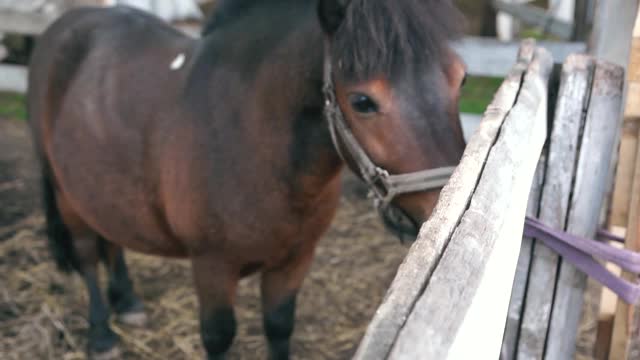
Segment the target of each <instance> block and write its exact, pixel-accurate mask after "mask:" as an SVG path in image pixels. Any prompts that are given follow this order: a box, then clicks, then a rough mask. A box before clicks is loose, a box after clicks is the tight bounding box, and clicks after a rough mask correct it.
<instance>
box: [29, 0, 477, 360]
mask: <svg viewBox="0 0 640 360" xmlns="http://www.w3.org/2000/svg"><path fill="white" fill-rule="evenodd" d="M458 24H460V18H459V14H458V12H457V11H456V9H455V8H454V7H453V6H452V5H451V4H450V3H449V2H448V1H445V0H352V1H345V0H308V1H301V0H229V1H222V2H221V4H220V5H219V6H218V9H217V10H216V13H215V16H214V17H213V18H212V20H211V21H210V22H209V24H208V26H207V31H206V34H205V36H203V37H202V39H197V40H196V39H192V38H189V37H186V36H184V35H182V34H181V33H179V32H177V31H175V30H173V29H172V28H171V27H170V26H169V25H167V24H165V23H163V22H162V21H160V20H159V19H157V18H155V17H153V16H151V15H148V14H145V13H142V12H140V11H137V10H134V9H131V8H127V7H115V8H109V9H98V8H82V9H77V10H73V11H71V12H69V13H67V14H66V15H64V16H63V17H61V18H60V19H59V20H58V21H57V22H56V23H54V24H53V25H52V26H51V27H50V28H49V29H48V30H47V31H46V32H45V33H44V34H43V35H42V37H41V38H40V39H39V41H38V43H37V45H36V49H35V51H34V54H33V57H32V62H31V65H30V74H31V76H30V79H29V87H30V88H29V99H28V105H29V114H30V124H31V127H32V130H33V136H34V139H35V146H36V150H37V153H38V155H39V157H40V159H41V164H42V174H43V188H44V200H45V208H46V209H45V210H46V218H47V229H48V236H49V241H50V245H51V248H52V250H53V254H54V257H55V259H56V261H57V263H58V265H59V266H60V267H61V268H62V269H67V270H75V271H78V272H79V273H80V274H81V275H82V277H83V278H84V281H85V283H86V286H87V289H88V292H89V296H90V304H89V334H88V339H89V341H88V349H89V352H90V354H91V355H92V356H96V357H97V356H106V355H107V354H114V353H115V350H117V347H116V344H117V340H118V339H117V336H116V334H115V333H114V332H113V331H112V330H111V329H110V328H109V323H108V320H109V313H110V310H109V308H110V309H111V311H113V312H114V313H115V315H116V316H117V317H118V319H120V320H121V321H124V322H128V323H131V322H136V323H138V322H142V321H144V320H145V315H144V311H143V306H142V303H141V301H140V300H139V299H138V297H136V295H134V292H133V287H132V284H131V281H130V279H129V276H128V274H127V268H126V265H125V261H124V258H123V250H122V248H123V247H126V248H129V249H132V250H134V251H139V252H143V253H147V254H155V255H160V256H171V257H188V258H189V259H190V260H191V262H192V268H193V278H194V281H195V289H196V292H197V295H198V299H199V303H200V309H199V310H200V313H199V314H200V323H201V335H202V341H203V344H204V347H205V349H206V352H207V355H208V358H209V359H221V358H224V355H225V353H226V352H227V350H228V349H229V347H230V345H231V343H232V340H233V337H234V335H235V329H236V321H235V318H234V312H233V304H234V300H235V293H236V286H237V283H238V280H239V279H240V278H242V277H243V276H247V275H249V274H252V273H256V272H259V273H260V274H261V276H262V279H261V280H262V284H261V290H262V306H263V313H264V330H265V333H266V338H267V339H268V344H269V354H270V357H271V358H273V359H286V358H288V356H289V339H290V336H291V334H292V332H293V324H294V310H295V299H296V293H297V291H298V289H299V288H300V286H301V283H302V280H303V278H304V277H305V274H306V272H307V270H308V269H309V266H310V264H311V261H312V258H313V253H314V248H315V247H316V243H317V242H318V239H319V238H320V237H321V235H322V234H323V233H324V231H325V230H326V229H327V227H328V226H329V224H330V222H331V219H332V217H333V215H334V212H335V210H336V206H337V204H338V198H339V196H340V171H341V169H342V167H343V160H342V159H341V157H340V154H342V155H343V156H344V158H345V159H346V161H347V163H348V164H349V165H350V167H351V168H352V169H353V170H354V171H356V172H357V173H358V175H360V176H361V177H363V178H364V179H365V180H367V182H368V183H369V184H370V185H371V186H372V187H374V188H375V189H374V190H376V193H377V194H379V195H380V196H381V198H384V199H382V200H383V203H384V205H383V206H382V208H383V209H384V211H387V210H389V209H393V211H396V213H400V214H402V215H404V216H403V217H404V219H405V220H407V219H408V224H409V225H411V226H410V227H409V228H407V224H406V223H405V224H404V226H403V228H402V229H404V232H408V233H410V234H411V235H413V236H415V234H416V233H417V230H418V224H421V223H422V222H423V221H424V220H425V219H426V218H427V217H428V216H429V214H430V212H431V210H432V208H433V206H434V204H435V202H436V199H437V197H438V191H439V188H436V189H434V188H433V186H430V187H429V186H426V185H420V186H418V187H406V186H404V185H403V187H401V188H402V189H401V191H398V192H395V190H394V191H393V193H392V192H391V190H390V187H389V186H391V185H389V184H391V183H393V182H394V181H395V180H393V179H394V178H393V176H394V175H389V174H405V173H410V172H414V173H415V172H417V173H416V174H418V175H420V176H418V177H419V178H420V179H419V180H420V181H422V180H424V179H423V178H425V176H423V175H424V174H422V175H421V173H420V171H423V170H428V169H434V168H440V167H444V166H451V165H455V164H457V162H458V161H459V158H460V156H461V154H462V151H463V148H464V141H463V138H462V131H461V127H460V124H459V119H458V111H457V101H458V100H457V98H458V92H459V87H460V85H461V82H462V80H463V77H464V69H463V66H462V64H461V62H460V60H459V59H458V58H457V57H456V56H455V55H454V54H453V52H451V51H450V49H449V41H450V40H452V39H453V37H454V35H455V34H456V28H457V25H458ZM325 49H327V50H325ZM324 75H327V76H324ZM323 84H324V87H323ZM323 89H324V92H323ZM325 103H326V104H327V109H326V111H327V113H328V114H329V113H331V114H333V115H334V116H331V117H330V118H332V119H334V120H333V122H328V121H327V119H326V118H325V117H324V116H323V107H324V106H325ZM337 115H340V116H337ZM335 119H338V120H335ZM336 121H337V122H336ZM345 125H346V127H345ZM332 134H333V135H334V136H333V140H334V141H335V145H334V141H332ZM349 136H350V137H349ZM349 139H351V140H349ZM354 142H355V143H356V145H359V146H361V148H360V150H362V151H361V152H360V153H358V152H356V153H354V152H353V151H352V150H353V148H354V146H355V145H354ZM356 147H357V146H356ZM337 150H338V151H337ZM354 154H355V155H354ZM358 154H359V155H358ZM362 156H365V157H366V158H367V161H370V162H371V164H375V165H371V164H369V163H367V164H368V165H367V164H365V165H367V166H363V161H365V160H363V159H364V158H363V157H362ZM372 166H373V167H372ZM371 169H373V171H374V175H373V176H368V175H367V174H366V172H367V171H368V170H371ZM383 169H385V170H383ZM414 180H415V179H414ZM420 181H419V182H420ZM378 182H381V183H383V185H384V184H386V185H389V186H381V187H380V188H378V186H377V184H378ZM403 184H404V183H403ZM405 185H406V184H405ZM440 186H441V184H440ZM421 190H428V191H421ZM389 211H391V210H389ZM386 219H387V221H386V222H387V223H388V225H392V227H393V225H394V222H395V221H399V220H397V219H398V217H392V216H388V217H386ZM394 219H396V220H394ZM398 228H399V227H398ZM100 261H103V262H104V263H105V264H106V266H107V268H108V273H109V285H108V291H107V297H106V300H103V297H102V294H101V290H100V288H99V287H98V280H97V270H96V269H97V265H98V263H99V262H100Z"/></svg>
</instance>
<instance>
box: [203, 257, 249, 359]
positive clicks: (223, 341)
mask: <svg viewBox="0 0 640 360" xmlns="http://www.w3.org/2000/svg"><path fill="white" fill-rule="evenodd" d="M192 260H193V262H192V270H193V277H194V280H195V288H196V293H197V295H198V301H199V303H200V335H201V337H202V344H203V345H204V348H205V350H206V352H207V358H208V359H209V360H222V359H224V358H225V356H226V353H227V351H228V350H229V348H230V347H231V344H232V343H233V338H234V337H235V335H236V318H235V315H234V312H233V303H234V300H235V294H236V287H237V284H238V277H237V275H236V274H234V273H233V272H232V271H231V269H230V267H229V266H227V265H226V264H225V263H224V262H223V261H222V259H219V258H217V257H213V256H199V257H196V258H193V259H192Z"/></svg>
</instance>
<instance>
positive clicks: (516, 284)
mask: <svg viewBox="0 0 640 360" xmlns="http://www.w3.org/2000/svg"><path fill="white" fill-rule="evenodd" d="M546 158H547V157H546V154H543V155H542V156H541V157H540V161H539V162H538V168H537V169H536V174H535V176H534V178H533V184H532V185H531V190H530V192H529V201H528V204H527V215H528V216H534V217H537V216H538V211H539V208H540V196H541V194H542V184H543V181H544V172H545V170H546V164H547V162H546ZM532 250H533V239H531V238H528V237H523V238H522V245H521V246H520V255H519V256H518V265H517V266H516V275H515V277H514V280H513V288H512V289H511V300H510V302H509V312H508V313H507V322H506V324H505V329H504V338H503V340H502V350H501V352H500V353H501V356H502V357H501V359H502V360H507V359H515V356H516V345H517V343H518V332H519V331H520V317H521V315H522V306H523V304H524V297H525V294H526V290H527V280H528V278H529V267H530V265H531V251H532Z"/></svg>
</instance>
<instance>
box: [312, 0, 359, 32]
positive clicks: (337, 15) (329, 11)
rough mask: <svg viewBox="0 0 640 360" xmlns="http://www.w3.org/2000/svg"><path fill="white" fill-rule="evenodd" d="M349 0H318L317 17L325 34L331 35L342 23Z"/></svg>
mask: <svg viewBox="0 0 640 360" xmlns="http://www.w3.org/2000/svg"><path fill="white" fill-rule="evenodd" d="M350 2H351V0H319V1H318V17H319V19H320V25H321V26H322V29H323V30H324V32H325V33H327V35H330V36H331V35H333V34H334V33H335V32H336V30H338V28H339V27H340V24H342V20H344V14H345V12H346V8H347V6H349V3H350Z"/></svg>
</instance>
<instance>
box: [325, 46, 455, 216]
mask: <svg viewBox="0 0 640 360" xmlns="http://www.w3.org/2000/svg"><path fill="white" fill-rule="evenodd" d="M329 50H330V46H329V42H328V41H327V40H325V55H324V84H323V87H322V92H323V93H324V99H325V106H324V116H325V118H326V120H327V123H328V126H329V132H330V133H331V139H332V141H333V145H334V147H335V148H336V151H337V152H338V154H339V155H340V157H341V158H342V160H343V161H346V157H345V155H347V154H348V155H349V157H350V158H351V159H353V161H354V163H355V165H356V166H357V171H358V172H359V175H360V176H361V177H362V179H363V180H364V182H365V183H366V184H367V185H368V186H369V188H370V189H371V191H372V193H373V195H374V196H375V203H376V206H377V207H378V208H386V207H387V206H388V205H389V204H390V203H391V201H392V200H393V199H394V198H395V197H396V196H398V195H400V194H406V193H412V192H419V191H429V190H434V189H439V188H442V187H443V186H444V185H446V183H447V181H448V180H449V178H450V177H451V175H452V174H453V171H454V169H455V166H450V167H440V168H436V169H427V170H422V171H417V172H412V173H406V174H400V175H391V174H389V172H388V171H387V170H386V169H384V168H382V167H380V166H377V165H376V164H374V162H373V161H372V160H371V158H369V156H368V155H367V153H366V152H365V151H364V149H363V148H362V146H360V143H358V141H357V140H356V138H355V136H354V135H353V132H351V129H350V128H349V126H348V125H347V123H346V121H345V119H344V115H343V113H342V110H341V109H340V106H339V105H338V102H337V100H336V93H335V86H334V83H333V77H332V68H331V56H330V51H329Z"/></svg>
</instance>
